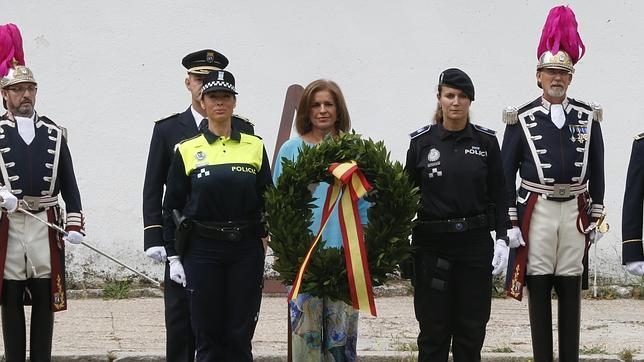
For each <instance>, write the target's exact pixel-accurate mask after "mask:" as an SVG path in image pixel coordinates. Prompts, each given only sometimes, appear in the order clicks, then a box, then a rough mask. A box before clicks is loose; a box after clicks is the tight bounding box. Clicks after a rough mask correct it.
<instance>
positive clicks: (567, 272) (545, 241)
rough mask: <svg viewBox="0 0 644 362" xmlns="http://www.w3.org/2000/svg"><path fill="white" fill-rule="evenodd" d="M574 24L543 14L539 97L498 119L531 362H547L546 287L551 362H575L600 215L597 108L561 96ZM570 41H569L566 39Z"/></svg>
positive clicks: (516, 289) (568, 15)
mask: <svg viewBox="0 0 644 362" xmlns="http://www.w3.org/2000/svg"><path fill="white" fill-rule="evenodd" d="M553 24H554V25H553ZM557 24H558V25H557ZM562 24H574V28H573V29H569V28H566V27H565V26H564V25H562ZM576 25H577V23H576V21H575V19H574V14H573V13H572V10H570V8H568V7H564V6H560V7H556V8H553V9H552V10H551V11H550V14H549V16H548V20H547V21H546V26H544V35H543V36H542V39H541V42H542V43H541V45H540V47H539V51H538V53H539V54H540V56H539V58H538V59H539V63H538V65H537V82H538V85H539V87H541V88H543V96H542V97H539V98H537V99H535V100H534V101H532V102H530V103H527V104H525V105H523V106H521V107H519V108H518V109H516V108H512V107H509V108H507V109H506V110H505V112H504V116H503V118H504V121H505V122H506V123H507V126H506V129H505V135H504V138H503V147H502V154H503V167H504V169H505V173H506V184H507V185H508V195H509V197H508V199H509V202H510V203H509V216H510V220H511V221H512V224H513V225H514V226H515V227H513V229H512V230H509V231H508V235H509V236H510V239H514V240H512V242H511V244H513V245H512V246H515V247H518V249H517V251H516V255H515V258H514V262H513V263H511V265H510V268H509V269H508V270H509V272H508V278H509V282H508V295H510V296H511V297H513V298H516V299H518V300H521V298H522V293H523V287H524V286H525V285H527V287H528V290H529V307H530V308H529V311H530V325H531V330H532V347H533V354H534V358H535V361H552V360H553V353H552V352H553V350H552V347H553V346H552V316H551V291H552V288H553V286H554V289H555V291H556V293H557V296H558V298H557V302H558V305H559V314H558V321H559V360H560V361H576V360H578V358H579V323H580V307H581V299H580V298H581V287H582V273H583V272H584V265H583V264H584V263H583V260H584V257H585V252H586V250H587V246H588V241H589V239H595V237H594V236H593V235H596V234H595V230H593V228H594V225H595V223H594V222H595V221H596V220H597V219H598V218H599V217H601V216H602V213H603V209H604V207H603V200H604V145H603V139H602V131H601V127H600V123H599V122H600V121H601V115H602V112H601V108H600V107H599V106H597V105H592V104H588V103H585V102H581V101H578V100H575V99H572V98H568V97H566V90H567V88H568V85H569V84H570V82H571V81H572V73H573V72H574V68H573V65H574V64H575V63H576V62H577V60H578V59H579V58H580V57H581V56H580V55H579V49H578V48H581V49H582V51H583V49H584V48H583V43H581V39H579V38H578V34H577V31H576ZM557 26H559V27H557ZM571 26H572V25H571ZM553 29H554V30H553ZM546 31H553V32H554V33H556V34H557V36H559V34H561V33H565V34H564V35H563V38H562V40H561V44H562V48H561V49H554V48H547V46H549V45H552V44H553V43H554V42H553V41H551V39H550V37H555V35H553V34H551V33H546ZM570 34H577V38H575V39H566V38H565V36H566V35H570ZM563 44H565V45H566V47H563ZM581 55H583V53H582V54H581ZM549 100H550V101H549ZM517 171H518V172H519V175H520V177H521V185H520V187H519V189H518V190H516V189H515V179H516V174H517Z"/></svg>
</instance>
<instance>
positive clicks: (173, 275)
mask: <svg viewBox="0 0 644 362" xmlns="http://www.w3.org/2000/svg"><path fill="white" fill-rule="evenodd" d="M168 260H169V261H170V279H172V281H174V282H175V283H177V284H181V285H183V287H184V288H185V287H186V272H184V271H183V264H181V260H179V257H178V256H176V255H175V256H170V257H168Z"/></svg>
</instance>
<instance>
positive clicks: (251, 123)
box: [233, 114, 255, 127]
mask: <svg viewBox="0 0 644 362" xmlns="http://www.w3.org/2000/svg"><path fill="white" fill-rule="evenodd" d="M233 118H237V119H239V120H240V121H243V122H246V123H248V124H249V125H251V126H253V127H255V124H254V123H253V122H251V121H250V119H249V118H247V117H244V116H240V115H238V114H233Z"/></svg>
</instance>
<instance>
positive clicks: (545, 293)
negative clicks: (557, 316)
mask: <svg viewBox="0 0 644 362" xmlns="http://www.w3.org/2000/svg"><path fill="white" fill-rule="evenodd" d="M525 279H526V283H527V285H528V308H529V311H530V332H531V333H532V355H533V356H534V360H535V362H552V360H553V358H552V309H551V308H552V303H551V298H552V295H551V293H552V285H553V276H552V275H551V274H548V275H526V277H525Z"/></svg>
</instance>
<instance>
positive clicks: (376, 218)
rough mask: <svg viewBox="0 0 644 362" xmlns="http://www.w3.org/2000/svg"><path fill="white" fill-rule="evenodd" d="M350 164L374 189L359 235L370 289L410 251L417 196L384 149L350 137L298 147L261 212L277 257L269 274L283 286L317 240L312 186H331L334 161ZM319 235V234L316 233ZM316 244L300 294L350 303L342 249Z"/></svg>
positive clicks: (296, 270) (369, 141)
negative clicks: (276, 276) (264, 213)
mask: <svg viewBox="0 0 644 362" xmlns="http://www.w3.org/2000/svg"><path fill="white" fill-rule="evenodd" d="M350 160H354V161H356V162H357V164H358V167H359V168H360V169H361V170H362V171H363V173H364V174H365V177H366V178H367V180H368V181H369V183H370V184H371V185H372V186H373V190H372V191H371V192H369V194H368V195H367V196H366V197H367V200H368V201H370V202H372V206H371V207H370V208H369V210H368V225H366V226H365V228H364V236H365V248H366V251H367V258H368V263H369V270H370V272H371V279H372V284H373V286H377V285H382V284H383V283H384V281H385V279H386V277H387V274H390V273H392V272H394V270H396V268H397V266H398V265H399V264H400V263H401V262H403V261H404V260H406V259H407V258H408V257H409V255H410V252H411V249H410V245H409V240H408V238H409V235H410V234H411V228H412V219H413V216H414V214H415V213H416V210H417V208H418V202H419V195H418V189H417V188H415V187H414V186H413V184H412V182H411V181H410V180H409V178H408V177H407V174H406V173H405V172H404V170H403V166H402V165H401V164H400V162H397V161H396V162H391V160H390V154H389V152H388V151H387V149H386V148H385V146H384V143H383V142H382V141H381V142H373V141H372V140H371V139H368V140H364V139H362V138H361V137H360V135H358V134H356V133H355V132H352V133H341V134H340V136H338V137H336V138H331V137H329V138H327V139H325V140H324V141H323V142H321V143H320V144H319V145H317V146H315V147H311V146H308V145H303V148H302V152H301V153H300V154H299V155H298V157H297V159H296V160H295V161H291V160H288V159H286V158H283V159H282V160H278V161H277V162H282V165H283V167H282V170H283V171H282V174H281V175H280V178H279V180H278V182H277V185H276V188H274V189H270V190H269V191H267V193H266V198H265V202H266V211H267V214H268V215H267V220H268V223H269V230H270V234H271V248H272V249H273V251H274V253H275V256H276V257H277V258H276V261H275V264H274V265H273V269H274V270H275V271H277V272H278V273H279V275H280V279H281V280H282V281H283V282H284V283H285V284H286V285H292V284H293V280H294V278H295V277H296V274H297V272H298V269H299V267H300V265H301V263H302V261H303V259H304V256H305V254H306V252H307V250H308V248H309V247H310V245H311V242H312V241H313V239H314V235H313V233H312V232H311V231H310V230H309V226H310V225H311V224H312V220H311V219H312V216H313V211H312V209H313V208H314V207H315V205H314V204H313V201H314V198H313V196H312V194H311V191H310V189H309V185H311V184H315V183H318V182H327V183H332V182H333V176H332V175H331V174H330V173H329V172H328V171H327V168H328V167H329V165H330V164H331V163H334V162H346V161H350ZM316 231H317V230H316ZM323 245H324V243H323V242H320V243H318V246H317V249H316V250H315V251H314V254H313V255H312V258H311V261H310V264H309V266H308V269H307V271H306V273H305V274H304V278H303V282H302V287H301V290H300V292H301V293H308V294H311V295H314V296H318V297H330V298H332V299H336V300H343V301H345V302H348V303H349V302H350V300H351V299H350V295H349V284H348V280H347V269H346V264H345V259H344V249H343V248H339V249H338V248H324V247H323Z"/></svg>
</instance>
